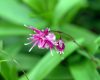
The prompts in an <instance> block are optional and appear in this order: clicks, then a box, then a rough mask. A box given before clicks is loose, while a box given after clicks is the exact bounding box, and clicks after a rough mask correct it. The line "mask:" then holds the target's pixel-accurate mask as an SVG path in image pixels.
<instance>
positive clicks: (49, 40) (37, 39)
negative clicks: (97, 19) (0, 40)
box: [25, 27, 56, 54]
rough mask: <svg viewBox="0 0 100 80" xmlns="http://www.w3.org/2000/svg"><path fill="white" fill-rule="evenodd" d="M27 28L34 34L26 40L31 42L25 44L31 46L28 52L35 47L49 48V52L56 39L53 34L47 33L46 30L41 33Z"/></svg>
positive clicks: (32, 28) (47, 30)
mask: <svg viewBox="0 0 100 80" xmlns="http://www.w3.org/2000/svg"><path fill="white" fill-rule="evenodd" d="M28 28H29V29H31V30H33V31H34V32H35V34H31V37H29V38H28V39H29V40H31V42H29V43H27V44H25V45H28V44H33V45H32V47H31V48H30V50H29V52H30V51H31V50H32V49H33V47H34V46H36V45H37V46H38V47H39V48H41V49H44V48H49V49H50V50H52V49H53V47H54V42H55V39H56V37H55V35H54V34H53V33H50V32H49V29H48V28H47V29H45V30H43V31H41V30H38V29H36V28H34V27H28ZM51 54H52V53H51Z"/></svg>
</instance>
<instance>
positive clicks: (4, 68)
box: [0, 49, 18, 80]
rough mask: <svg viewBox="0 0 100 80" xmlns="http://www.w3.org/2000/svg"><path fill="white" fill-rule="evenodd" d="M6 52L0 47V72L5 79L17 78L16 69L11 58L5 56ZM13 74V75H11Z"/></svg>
mask: <svg viewBox="0 0 100 80" xmlns="http://www.w3.org/2000/svg"><path fill="white" fill-rule="evenodd" d="M5 55H6V56H7V54H6V53H5V51H2V50H1V49H0V74H1V75H2V76H3V78H4V79H5V80H18V76H17V70H16V66H15V64H14V62H13V61H12V59H7V58H6V57H5ZM12 75H13V76H12Z"/></svg>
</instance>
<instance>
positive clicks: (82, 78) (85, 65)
mask: <svg viewBox="0 0 100 80" xmlns="http://www.w3.org/2000/svg"><path fill="white" fill-rule="evenodd" d="M69 68H70V71H71V73H72V75H73V77H74V79H75V80H100V75H99V73H98V72H97V70H96V67H95V65H94V64H93V63H92V62H91V61H89V60H87V61H85V62H81V63H78V64H73V65H69Z"/></svg>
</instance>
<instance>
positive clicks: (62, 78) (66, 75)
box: [45, 65, 73, 80]
mask: <svg viewBox="0 0 100 80" xmlns="http://www.w3.org/2000/svg"><path fill="white" fill-rule="evenodd" d="M45 80H73V78H72V75H71V74H70V71H69V69H68V68H67V69H66V66H61V65H59V66H57V67H56V68H55V69H54V70H53V71H52V72H51V73H50V74H49V75H48V76H47V77H46V78H45Z"/></svg>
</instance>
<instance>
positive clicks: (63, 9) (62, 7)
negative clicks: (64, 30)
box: [54, 0, 84, 23]
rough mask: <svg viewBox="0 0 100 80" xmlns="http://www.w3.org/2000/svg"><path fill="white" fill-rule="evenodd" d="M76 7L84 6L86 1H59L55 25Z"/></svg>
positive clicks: (55, 14)
mask: <svg viewBox="0 0 100 80" xmlns="http://www.w3.org/2000/svg"><path fill="white" fill-rule="evenodd" d="M76 5H84V0H59V2H58V4H57V5H56V8H55V11H54V23H58V22H59V21H60V19H61V18H62V17H63V16H64V15H65V14H67V13H68V12H69V11H70V10H71V9H73V8H74V7H75V6H76ZM80 7H81V6H80Z"/></svg>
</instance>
